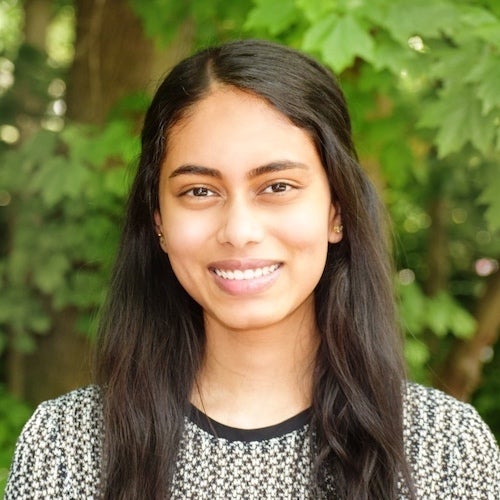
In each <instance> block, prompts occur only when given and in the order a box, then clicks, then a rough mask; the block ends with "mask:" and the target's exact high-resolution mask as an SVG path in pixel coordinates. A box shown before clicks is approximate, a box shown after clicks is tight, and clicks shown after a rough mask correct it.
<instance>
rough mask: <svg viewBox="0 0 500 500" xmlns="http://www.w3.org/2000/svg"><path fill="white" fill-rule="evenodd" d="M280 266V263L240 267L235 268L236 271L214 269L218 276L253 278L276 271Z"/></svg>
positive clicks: (239, 278)
mask: <svg viewBox="0 0 500 500" xmlns="http://www.w3.org/2000/svg"><path fill="white" fill-rule="evenodd" d="M278 267H279V264H273V265H272V266H266V267H258V268H256V269H245V270H244V271H241V270H240V269H235V270H234V271H225V270H223V269H214V272H215V274H216V275H217V276H219V277H221V278H224V279H225V280H252V279H255V278H260V277H262V276H267V275H268V274H271V273H274V271H276V269H278Z"/></svg>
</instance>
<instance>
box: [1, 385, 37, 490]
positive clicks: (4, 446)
mask: <svg viewBox="0 0 500 500" xmlns="http://www.w3.org/2000/svg"><path fill="white" fill-rule="evenodd" d="M31 412H32V409H31V408H30V407H29V406H28V405H26V404H25V403H23V402H21V401H19V400H18V399H16V398H14V397H13V396H11V395H10V394H9V393H8V392H7V391H6V390H5V388H4V387H3V386H1V385H0V495H2V493H3V490H4V488H5V483H6V481H7V476H8V473H9V468H10V463H11V460H12V455H13V453H14V448H15V445H16V440H17V437H18V436H19V434H20V432H21V429H22V428H23V426H24V424H25V422H26V420H28V418H29V416H30V414H31Z"/></svg>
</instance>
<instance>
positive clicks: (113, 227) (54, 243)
mask: <svg viewBox="0 0 500 500" xmlns="http://www.w3.org/2000/svg"><path fill="white" fill-rule="evenodd" d="M138 147H139V145H138V139H137V137H136V136H135V134H134V132H133V131H132V130H131V128H130V124H129V123H128V122H127V121H125V120H123V119H122V120H118V119H117V120H114V121H111V122H109V123H108V124H107V125H106V126H105V127H104V128H103V129H101V130H96V129H92V128H90V127H84V126H80V125H72V126H67V127H66V128H65V129H64V130H63V131H62V132H61V133H53V132H49V131H45V130H43V129H42V130H40V131H39V132H38V133H37V134H36V135H34V136H33V137H32V138H31V139H30V140H29V141H26V142H25V143H24V144H23V145H22V147H20V148H19V149H17V150H12V151H10V152H8V153H6V154H5V155H4V157H3V169H2V171H1V172H0V186H1V189H3V190H5V191H8V192H9V193H10V194H11V196H12V198H13V202H12V203H11V205H10V206H9V207H8V210H9V213H10V214H11V215H10V216H11V217H12V218H15V220H16V224H15V229H14V232H13V233H12V234H11V243H10V244H11V249H10V252H9V254H8V255H7V256H6V257H5V258H4V259H3V261H2V262H1V266H0V283H1V284H2V289H4V290H6V292H5V293H4V295H3V300H2V305H1V307H0V333H1V335H2V338H3V344H4V345H5V344H6V340H5V339H6V338H7V337H8V338H9V341H10V342H12V343H13V344H14V347H15V348H17V349H20V350H22V351H30V350H31V349H32V348H33V347H34V344H33V341H32V338H31V334H43V333H46V332H47V331H48V330H49V329H50V326H51V320H50V317H49V316H48V313H47V308H48V305H51V306H52V309H55V310H62V309H63V308H66V307H70V306H74V307H77V308H78V309H79V310H80V311H81V312H82V314H94V313H95V310H96V309H97V308H98V307H99V305H100V304H101V301H102V298H103V290H104V284H105V283H106V281H107V275H108V273H109V266H110V263H111V259H112V256H113V255H114V252H115V248H116V244H117V239H118V232H119V227H120V222H121V218H122V215H123V211H124V197H125V193H126V192H127V190H128V184H129V179H130V176H127V166H128V165H131V164H132V163H133V161H134V160H135V157H136V156H137V154H138ZM27 311H29V314H27ZM87 333H88V332H87Z"/></svg>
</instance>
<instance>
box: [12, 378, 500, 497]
mask: <svg viewBox="0 0 500 500" xmlns="http://www.w3.org/2000/svg"><path fill="white" fill-rule="evenodd" d="M308 416H309V415H308V412H307V411H306V412H303V413H301V414H299V415H297V416H295V417H293V418H291V419H289V420H287V421H285V422H283V423H281V424H278V425H274V426H272V427H266V428H264V429H256V430H240V429H233V428H230V427H227V426H224V425H222V424H219V423H217V422H214V421H213V420H210V419H209V418H208V417H206V416H205V415H203V414H202V413H201V412H199V411H198V410H196V409H194V408H193V410H192V413H191V415H189V416H188V417H186V420H185V430H184V434H183V437H182V441H181V445H180V450H179V456H178V462H177V469H176V473H175V476H174V483H173V490H172V498H174V499H190V498H196V499H236V498H244V499H259V500H260V499H285V498H286V499H302V498H310V496H311V482H310V481H311V465H312V464H311V438H310V433H309V424H308ZM404 422H405V430H404V432H405V435H404V438H405V447H406V452H407V457H408V460H409V463H410V465H411V469H412V471H413V476H414V480H415V484H416V488H417V495H418V497H419V498H421V499H425V500H432V499H453V500H456V499H464V500H471V499H481V500H482V499H491V500H499V499H500V451H499V449H498V445H497V443H496V441H495V439H494V437H493V436H492V434H491V432H490V431H489V429H488V428H487V426H486V425H485V424H484V423H483V421H482V420H481V418H480V417H479V416H478V414H477V412H476V411H475V410H474V409H473V408H472V407H471V406H470V405H466V404H463V403H460V402H458V401H456V400H454V399H452V398H450V397H449V396H446V395H444V394H443V393H441V392H439V391H436V390H434V389H428V388H424V387H421V386H419V385H415V384H409V385H408V390H407V394H406V397H405V413H404ZM101 432H102V411H101V401H100V396H99V391H98V389H97V388H96V387H87V388H84V389H79V390H76V391H73V392H70V393H69V394H66V395H65V396H62V397H60V398H57V399H55V400H52V401H47V402H45V403H42V404H41V405H40V406H39V407H38V409H37V410H36V412H35V413H34V415H33V416H32V418H31V419H30V421H29V422H28V423H27V424H26V426H25V428H24V430H23V432H22V434H21V436H20V438H19V441H18V444H17V448H16V452H15V456H14V461H13V463H12V467H11V471H10V475H9V479H8V484H7V489H6V496H5V499H6V500H11V499H47V498H49V499H89V498H97V497H98V496H99V475H100V472H99V469H100V463H101ZM326 496H327V497H329V498H331V496H332V495H331V494H329V493H327V495H326ZM401 498H404V492H401Z"/></svg>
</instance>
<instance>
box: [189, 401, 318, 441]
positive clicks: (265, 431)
mask: <svg viewBox="0 0 500 500" xmlns="http://www.w3.org/2000/svg"><path fill="white" fill-rule="evenodd" d="M310 417H311V409H310V408H308V409H306V410H304V411H301V412H300V413H299V414H297V415H294V416H293V417H290V418H288V419H286V420H285V421H283V422H280V423H279V424H275V425H270V426H268V427H261V428H259V429H238V428H237V427H230V426H228V425H224V424H221V423H220V422H217V421H216V420H213V419H211V418H210V417H209V416H208V415H205V413H203V412H202V411H201V410H199V409H198V408H196V406H193V405H190V413H189V419H190V420H191V422H193V423H194V424H196V425H197V426H198V427H200V428H201V429H203V430H204V431H205V432H208V433H209V434H211V435H212V436H215V437H217V438H223V439H226V440H228V441H243V442H250V441H266V440H268V439H272V438H278V437H281V436H284V435H285V434H289V433H290V432H294V431H297V430H300V429H302V428H303V427H304V426H305V425H306V424H308V423H309V421H310Z"/></svg>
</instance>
